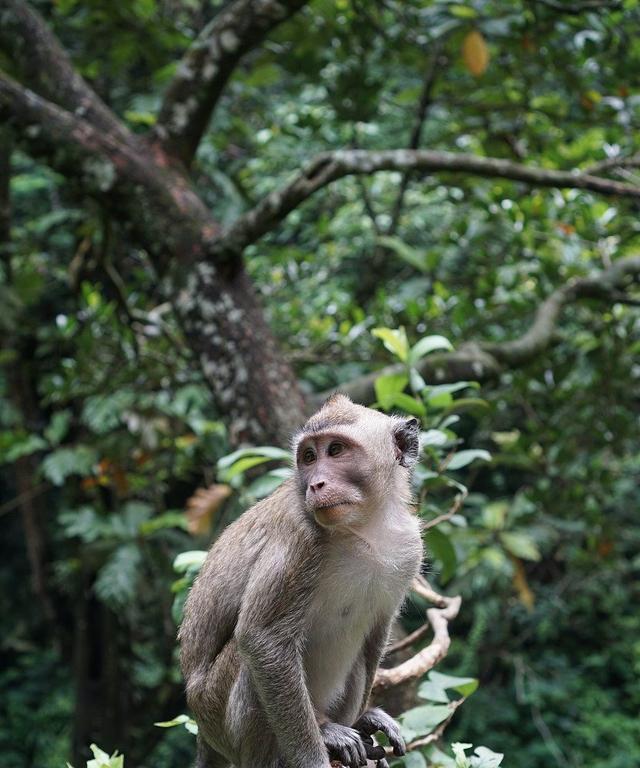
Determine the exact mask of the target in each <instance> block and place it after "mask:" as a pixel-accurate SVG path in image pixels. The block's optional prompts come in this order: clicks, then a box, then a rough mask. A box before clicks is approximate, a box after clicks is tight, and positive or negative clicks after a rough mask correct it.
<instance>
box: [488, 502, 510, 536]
mask: <svg viewBox="0 0 640 768" xmlns="http://www.w3.org/2000/svg"><path fill="white" fill-rule="evenodd" d="M508 512H509V505H508V504H507V502H506V501H493V502H491V504H487V505H486V506H485V507H483V509H482V525H483V526H484V527H485V528H488V529H489V530H491V531H498V530H500V529H501V528H504V523H505V520H506V519H507V513H508Z"/></svg>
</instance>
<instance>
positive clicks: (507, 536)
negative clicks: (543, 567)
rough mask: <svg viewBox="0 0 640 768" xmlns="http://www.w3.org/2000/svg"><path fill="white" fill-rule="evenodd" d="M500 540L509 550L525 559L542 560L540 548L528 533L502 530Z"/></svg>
mask: <svg viewBox="0 0 640 768" xmlns="http://www.w3.org/2000/svg"><path fill="white" fill-rule="evenodd" d="M500 541H501V542H502V543H503V545H504V548H505V549H506V550H507V552H510V553H511V554H512V555H514V556H515V557H520V558H522V559H523V560H533V561H535V562H537V561H538V560H540V557H541V555H540V550H539V549H538V547H537V545H536V543H535V542H534V541H533V539H532V538H531V537H530V536H528V535H527V534H526V533H521V532H516V531H502V532H501V533H500Z"/></svg>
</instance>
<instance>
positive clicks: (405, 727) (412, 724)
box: [399, 704, 451, 739]
mask: <svg viewBox="0 0 640 768" xmlns="http://www.w3.org/2000/svg"><path fill="white" fill-rule="evenodd" d="M450 715H451V709H449V707H448V706H444V705H442V704H425V705H423V706H420V707H414V708H413V709H409V710H407V712H405V713H404V714H402V715H400V718H399V719H400V723H401V725H402V732H403V734H405V737H406V738H409V739H413V738H415V736H425V735H426V734H428V733H431V731H432V730H433V729H434V728H437V726H439V725H440V723H442V722H444V721H445V720H446V719H447V718H448V717H449V716H450Z"/></svg>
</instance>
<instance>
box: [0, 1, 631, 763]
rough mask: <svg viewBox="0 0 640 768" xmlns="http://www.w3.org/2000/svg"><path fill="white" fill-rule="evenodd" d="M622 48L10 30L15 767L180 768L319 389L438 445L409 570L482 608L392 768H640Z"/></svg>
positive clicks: (4, 381)
mask: <svg viewBox="0 0 640 768" xmlns="http://www.w3.org/2000/svg"><path fill="white" fill-rule="evenodd" d="M639 29H640V4H639V3H638V2H637V0H621V1H619V2H614V1H613V0H611V1H609V0H568V1H567V2H564V1H563V0H521V1H516V2H512V1H509V2H498V1H497V0H495V1H493V0H475V1H474V2H451V1H449V0H433V1H429V0H409V1H404V0H372V1H371V2H367V0H313V1H312V2H309V3H305V2H303V1H302V0H297V1H293V0H280V2H274V1H270V2H268V1H267V0H231V2H216V1H215V0H211V1H210V2H207V0H131V1H130V2H111V1H110V0H53V2H50V1H47V0H33V1H32V2H30V3H27V2H22V1H21V0H1V2H0V254H1V263H0V295H1V299H2V314H1V325H2V346H1V348H0V362H1V365H2V372H1V378H0V460H1V461H2V475H1V479H0V526H1V536H0V541H1V544H0V546H1V552H2V554H1V562H0V585H1V591H0V610H1V614H2V617H3V627H4V629H3V632H2V637H1V639H0V712H1V716H0V762H1V764H2V766H4V767H5V768H31V767H33V768H36V767H37V768H54V767H55V768H63V767H64V766H65V765H66V761H67V760H68V761H70V762H71V763H72V764H73V765H74V766H75V767H76V768H80V766H84V765H85V764H86V760H87V759H88V758H90V757H91V754H90V752H89V745H90V744H91V743H96V744H97V745H98V746H99V747H100V748H102V749H103V750H105V752H106V753H108V754H109V755H111V753H113V751H114V750H116V749H117V750H120V752H122V753H124V762H125V765H126V766H128V767H129V768H132V767H133V766H136V767H138V766H139V767H142V766H147V767H149V768H151V766H153V768H178V766H180V768H183V767H184V766H187V765H189V764H190V763H191V761H192V759H193V755H194V752H195V740H194V737H193V734H192V733H191V732H190V731H192V730H193V728H192V724H191V722H190V721H189V720H188V719H187V718H186V717H184V718H178V720H177V724H176V727H157V726H155V725H154V723H156V722H165V724H166V722H167V721H172V720H173V719H174V718H175V717H176V716H179V715H182V714H188V713H187V710H186V704H185V702H184V696H183V690H182V683H181V678H180V673H179V669H178V664H177V650H176V639H175V638H176V627H177V623H178V622H179V619H180V612H181V605H182V600H183V599H184V595H185V591H186V589H187V588H188V585H189V584H190V581H191V579H192V577H193V574H194V573H195V572H196V571H197V567H198V563H199V562H200V555H199V554H198V553H199V552H200V551H201V550H204V549H206V548H207V547H208V545H209V543H210V542H211V541H212V540H213V538H214V537H215V536H216V535H217V534H218V533H219V532H220V530H222V528H223V527H224V526H225V525H226V524H227V523H228V522H229V521H230V520H232V519H234V518H235V517H236V516H237V515H238V514H239V513H240V512H241V511H242V510H243V509H245V508H246V507H247V506H248V505H249V504H250V503H252V501H253V500H255V499H256V498H259V497H261V496H264V495H266V494H267V493H269V492H270V491H271V490H272V489H273V488H275V487H276V486H277V484H278V483H279V482H281V480H282V478H283V477H284V476H286V474H287V472H288V461H287V459H286V452H285V451H283V448H285V449H286V446H287V439H288V435H289V434H290V433H291V431H292V430H293V429H294V428H295V426H296V425H298V424H299V423H301V422H302V421H303V419H304V417H305V413H308V412H309V411H310V410H313V407H314V405H315V404H317V403H318V402H320V401H321V400H322V397H323V395H324V393H326V392H329V391H331V390H333V389H335V388H341V389H342V390H343V391H345V392H348V393H350V394H351V395H352V396H353V397H354V399H357V400H359V401H360V402H364V403H366V404H369V405H372V404H375V405H376V407H379V408H382V409H385V410H388V411H396V412H398V411H399V412H406V413H410V414H413V415H416V416H418V417H419V418H420V419H421V420H422V423H423V425H424V436H423V438H424V439H423V443H424V449H423V454H422V459H421V463H420V465H419V467H418V471H417V473H416V480H415V482H416V498H417V500H418V503H419V514H420V515H421V516H422V517H423V518H424V520H425V524H426V525H427V530H426V531H425V541H426V546H427V550H428V569H427V571H426V575H427V578H428V579H429V582H430V584H431V586H432V587H433V588H434V589H436V590H437V591H438V592H440V593H441V594H444V595H448V596H456V595H460V596H461V598H462V604H461V608H460V611H459V613H458V615H457V616H456V617H455V618H453V619H452V620H451V621H450V622H449V626H448V631H449V634H450V636H451V640H452V644H451V648H450V649H449V652H448V653H447V654H446V657H445V658H444V659H443V660H442V661H441V662H440V663H439V665H438V667H437V670H436V672H435V673H433V672H432V673H430V677H429V678H428V679H427V678H425V681H426V682H425V681H423V682H422V685H421V688H420V698H418V699H416V698H415V696H414V699H413V701H409V702H407V701H405V702H404V703H403V704H402V706H401V707H400V708H399V710H398V712H397V713H399V711H403V710H406V709H407V708H409V709H410V711H409V712H408V713H407V714H405V715H404V717H403V718H402V723H403V727H404V728H405V732H406V734H407V735H408V737H409V739H410V740H412V739H413V741H416V740H417V741H419V740H420V739H421V738H422V739H423V741H424V742H425V745H424V747H423V746H420V744H418V745H417V746H416V748H415V749H414V750H413V751H412V752H411V753H410V755H409V756H408V757H407V758H405V759H404V761H403V764H405V765H407V766H409V768H421V766H424V765H426V764H428V765H443V766H450V765H452V764H453V762H452V758H451V755H452V752H451V747H450V745H451V744H452V743H456V742H463V743H466V744H473V745H474V746H478V745H481V746H484V747H486V748H488V749H486V750H482V749H481V750H480V751H479V752H476V754H475V756H473V757H472V752H471V749H470V748H466V750H463V749H462V747H456V748H455V752H456V754H457V757H456V758H455V759H456V760H457V763H456V765H457V766H458V768H466V766H471V765H473V766H485V768H487V767H488V766H491V767H493V766H496V765H497V764H498V762H499V758H498V757H496V755H495V753H504V760H503V765H504V766H509V768H550V767H551V766H560V767H561V768H605V767H606V768H631V767H632V766H637V765H640V719H639V718H638V713H639V711H640V611H639V610H638V606H640V579H639V576H640V548H639V545H640V527H639V526H638V507H639V504H640V482H639V481H640V439H639V420H638V416H639V410H638V406H639V397H640V392H639V388H638V387H639V380H640V357H639V355H640V334H639V330H640V290H638V281H639V280H640V221H639V218H638V213H639V203H640V154H638V153H639V152H640V133H639V128H640V36H639V35H638V30H639ZM434 519H436V522H438V524H437V526H436V525H430V524H429V521H431V522H433V521H434ZM425 606H426V603H425V602H424V601H423V600H422V598H420V596H417V595H414V596H413V598H412V599H411V601H410V603H409V606H408V608H407V610H406V612H405V615H404V617H403V624H404V626H405V629H406V630H408V631H411V630H415V629H416V627H418V626H419V625H420V624H421V623H422V621H423V620H424V608H425ZM429 641H430V636H429V635H428V634H427V635H424V634H423V635H422V637H421V639H420V640H418V641H417V644H416V645H414V648H413V650H414V651H415V650H417V649H419V648H420V647H422V646H424V645H425V643H428V642H429ZM438 673H439V674H440V675H443V674H446V675H452V676H456V677H462V678H463V681H459V680H458V681H457V682H456V681H454V680H449V679H448V678H443V677H441V676H440V677H438ZM469 678H473V679H477V681H478V683H479V685H478V687H477V690H473V689H474V688H475V682H473V681H470V680H469ZM461 696H462V698H465V699H467V700H465V701H464V704H463V706H461V707H459V708H458V703H459V702H460V697H461ZM185 724H186V726H187V727H186V728H185V727H183V725H185ZM445 726H446V728H445ZM430 733H433V734H434V736H433V738H431V739H430V738H429V734H430ZM429 742H431V743H429ZM434 744H435V747H436V749H434ZM489 750H491V752H490V751H489ZM465 755H466V756H465ZM94 759H95V760H96V762H95V766H96V768H101V766H103V765H111V766H114V767H115V766H118V765H120V762H119V761H120V758H118V757H115V758H110V757H108V756H107V754H101V753H97V752H96V753H95V756H94ZM398 764H400V763H398Z"/></svg>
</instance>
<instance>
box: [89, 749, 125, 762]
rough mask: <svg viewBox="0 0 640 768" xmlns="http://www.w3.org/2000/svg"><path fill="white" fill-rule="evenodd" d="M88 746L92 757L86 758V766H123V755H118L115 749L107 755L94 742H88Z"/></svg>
mask: <svg viewBox="0 0 640 768" xmlns="http://www.w3.org/2000/svg"><path fill="white" fill-rule="evenodd" d="M89 748H90V749H91V751H92V752H93V756H94V759H93V760H87V768H123V766H124V756H123V755H119V754H118V751H117V750H116V751H115V752H114V753H113V754H112V755H111V756H109V755H108V754H107V753H106V752H103V750H101V749H100V748H99V747H98V746H96V745H95V744H90V745H89Z"/></svg>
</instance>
